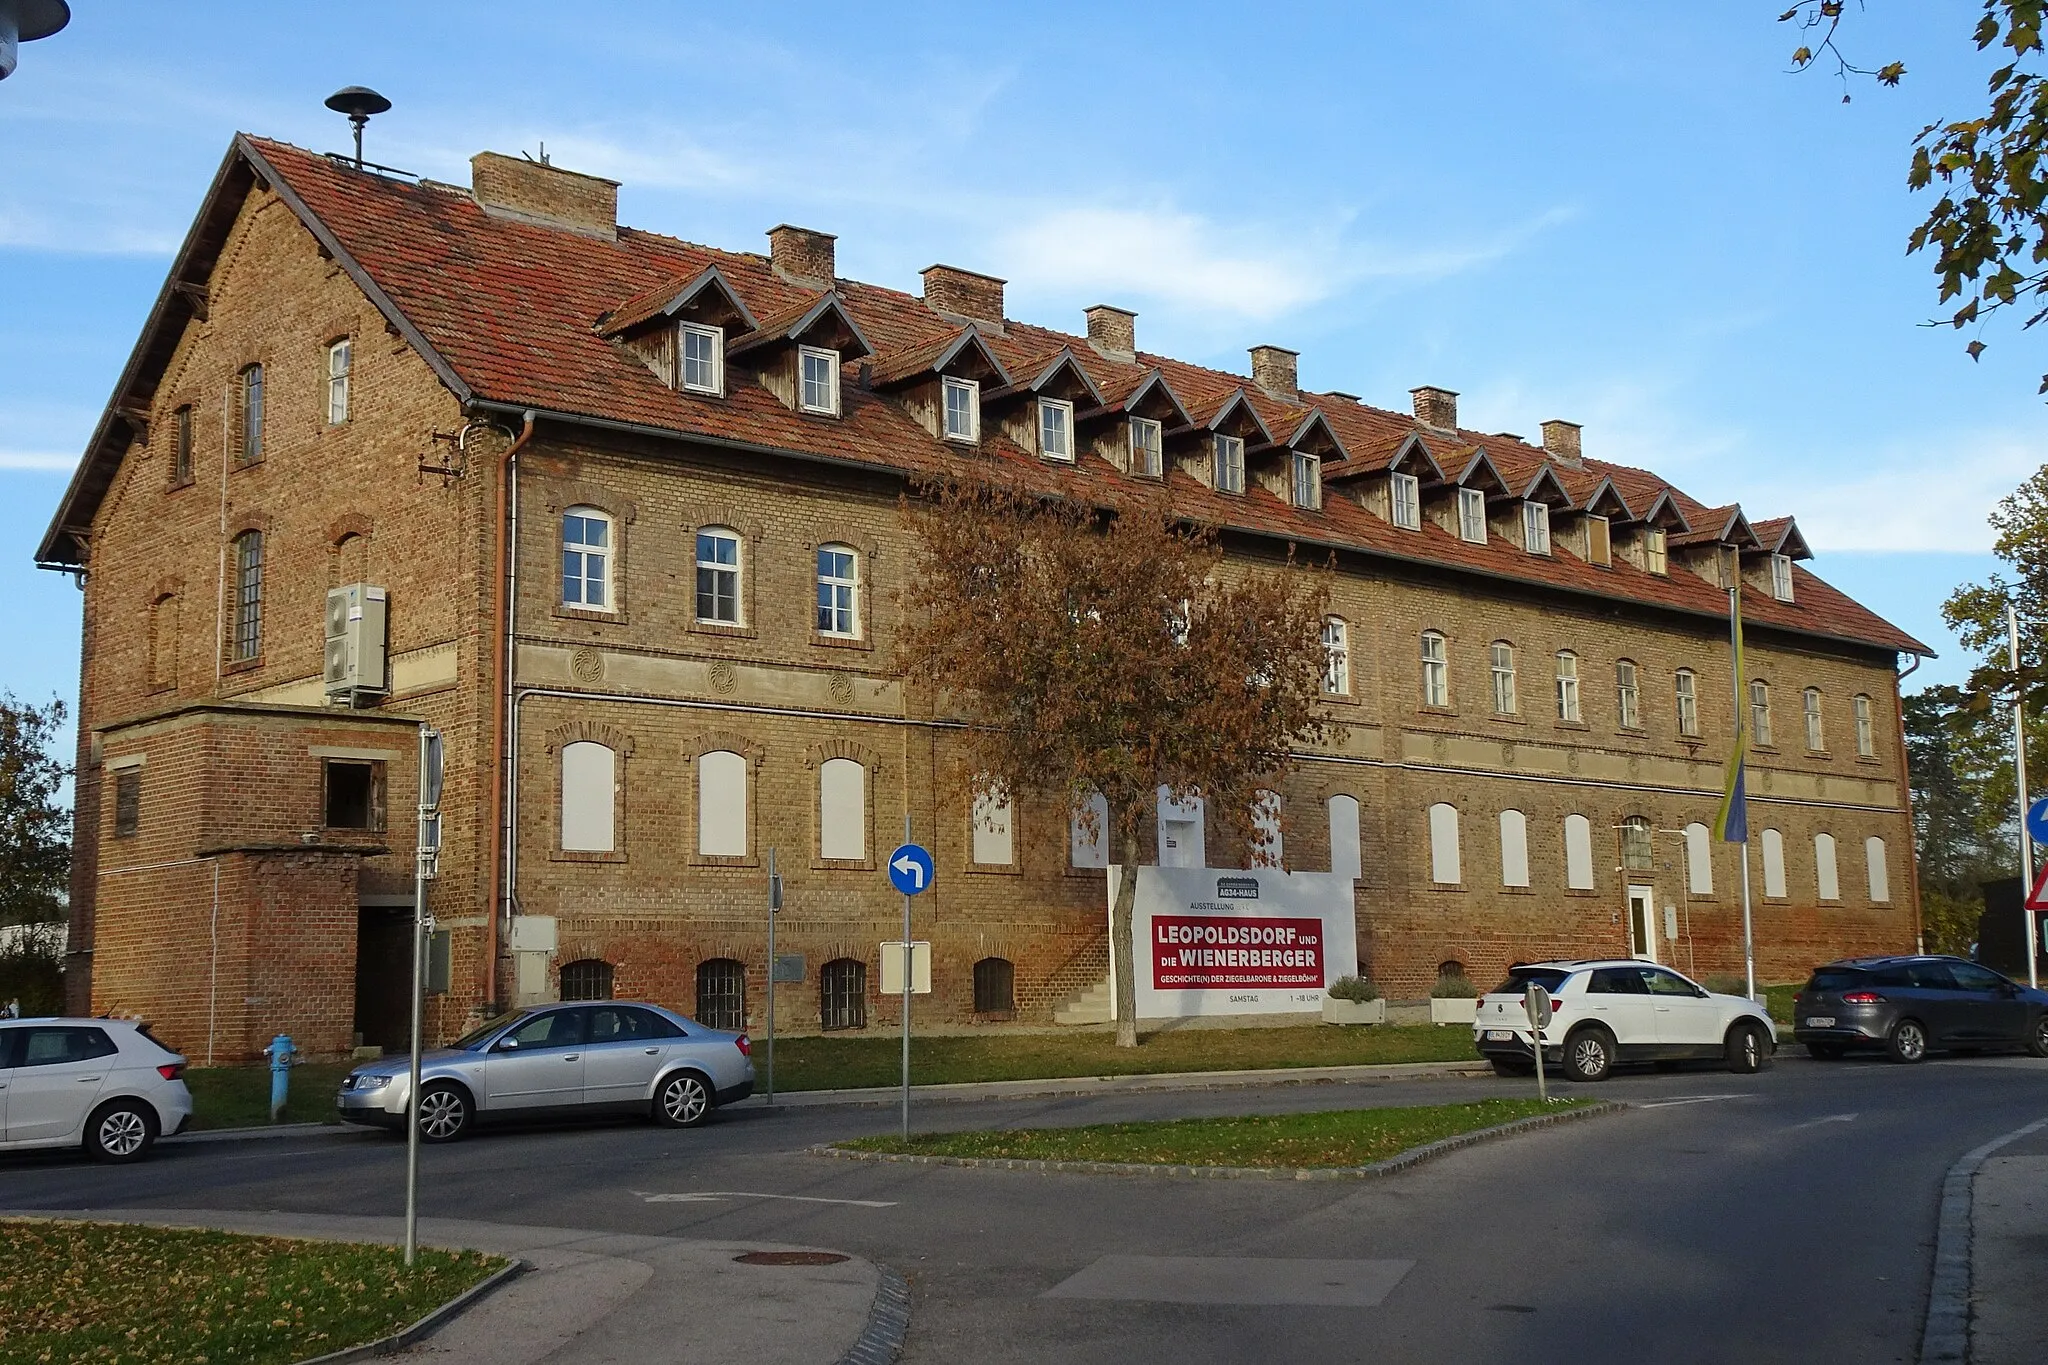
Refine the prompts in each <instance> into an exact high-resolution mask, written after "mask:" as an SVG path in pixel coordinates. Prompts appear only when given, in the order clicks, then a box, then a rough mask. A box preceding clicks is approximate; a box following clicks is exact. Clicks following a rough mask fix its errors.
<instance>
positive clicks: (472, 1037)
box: [448, 1010, 528, 1052]
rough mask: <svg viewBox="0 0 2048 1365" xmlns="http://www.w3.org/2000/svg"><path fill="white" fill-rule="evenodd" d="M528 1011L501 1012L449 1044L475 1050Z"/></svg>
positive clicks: (469, 1050) (465, 1050)
mask: <svg viewBox="0 0 2048 1365" xmlns="http://www.w3.org/2000/svg"><path fill="white" fill-rule="evenodd" d="M527 1013H528V1011H526V1010H512V1011H511V1012H509V1013H506V1014H501V1015H499V1016H498V1017H497V1018H495V1019H493V1020H491V1021H489V1022H488V1023H483V1024H478V1025H477V1026H476V1027H475V1028H473V1029H471V1030H470V1031H469V1032H467V1033H465V1034H463V1035H462V1036H461V1037H460V1038H457V1039H456V1040H455V1041H454V1042H452V1043H450V1044H449V1045H448V1046H450V1047H452V1048H459V1049H461V1050H462V1051H464V1052H475V1051H476V1050H477V1049H478V1048H479V1047H482V1046H483V1044H484V1040H485V1039H487V1038H489V1037H490V1036H491V1035H492V1034H494V1033H496V1032H497V1031H498V1030H499V1029H501V1028H503V1027H505V1025H507V1024H509V1023H511V1022H512V1021H513V1020H514V1019H518V1018H521V1017H523V1016H524V1015H526V1014H527Z"/></svg>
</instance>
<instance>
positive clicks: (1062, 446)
mask: <svg viewBox="0 0 2048 1365" xmlns="http://www.w3.org/2000/svg"><path fill="white" fill-rule="evenodd" d="M1038 453H1039V454H1040V455H1042V456H1044V457H1045V458H1046V459H1048V460H1064V461H1066V462H1067V463H1068V464H1072V463H1073V461H1074V405H1073V404H1072V403H1069V402H1067V401H1066V400H1065V399H1064V398H1041V399H1039V400H1038Z"/></svg>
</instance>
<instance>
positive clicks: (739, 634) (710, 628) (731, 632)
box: [690, 621, 761, 640]
mask: <svg viewBox="0 0 2048 1365" xmlns="http://www.w3.org/2000/svg"><path fill="white" fill-rule="evenodd" d="M690 633H691V634H692V635H715V636H723V637H725V638H726V639H729V640H758V639H760V638H761V632H760V631H758V630H755V629H754V628H753V627H752V626H740V625H730V624H727V623H725V622H723V621H692V622H690Z"/></svg>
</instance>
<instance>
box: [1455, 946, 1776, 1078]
mask: <svg viewBox="0 0 2048 1365" xmlns="http://www.w3.org/2000/svg"><path fill="white" fill-rule="evenodd" d="M1532 985H1535V986H1541V987H1543V989H1544V990H1546V991H1548V992H1550V996H1551V1000H1552V1004H1553V1007H1554V1008H1555V1010H1556V1014H1555V1017H1553V1018H1552V1019H1551V1021H1550V1023H1549V1025H1548V1026H1547V1027H1546V1028H1545V1029H1544V1030H1543V1057H1544V1060H1545V1061H1546V1062H1549V1063H1552V1064H1561V1065H1562V1066H1563V1068H1564V1074H1565V1075H1566V1076H1568V1077H1570V1078H1571V1079H1572V1080H1575V1081H1601V1080H1605V1079H1607V1074H1608V1072H1610V1071H1612V1070H1613V1069H1614V1067H1615V1064H1616V1063H1618V1062H1666V1061H1681V1060H1688V1059H1698V1058H1709V1059H1714V1060H1719V1061H1723V1062H1725V1063H1727V1066H1728V1069H1729V1070H1730V1071H1734V1072H1740V1073H1745V1074H1746V1073H1748V1072H1752V1071H1758V1070H1761V1069H1762V1068H1763V1067H1765V1066H1767V1065H1769V1063H1770V1060H1771V1053H1772V1052H1773V1051H1775V1050H1776V1048H1777V1043H1778V1034H1777V1030H1776V1029H1774V1028H1773V1027H1772V1026H1771V1016H1770V1015H1769V1014H1768V1013H1766V1012H1765V1011H1764V1009H1763V1008H1762V1007H1761V1006H1760V1005H1758V1004H1757V1003H1756V1002H1755V1001H1754V1000H1746V999H1744V998H1743V997H1742V996H1739V995H1716V994H1714V993H1713V992H1712V991H1710V990H1708V989H1707V988H1706V987H1704V986H1700V985H1695V984H1694V983H1693V982H1691V981H1688V980H1687V979H1686V978H1685V977H1682V976H1680V975H1679V974H1678V973H1677V972H1674V971H1672V970H1671V969H1670V968H1669V967H1659V966H1657V965H1656V964H1655V963H1653V962H1640V961H1635V960H1633V959H1628V958H1616V959H1611V960H1605V961H1597V962H1535V963H1529V964H1526V965H1524V964H1518V965H1516V966H1515V967H1513V968H1511V969H1510V970H1509V972H1508V979H1507V980H1506V981H1503V982H1502V983H1501V984H1500V986H1499V987H1498V988H1497V989H1495V990H1493V991H1491V992H1489V993H1488V994H1486V995H1483V996H1481V997H1480V999H1479V1011H1478V1014H1477V1016H1476V1017H1475V1018H1474V1020H1473V1024H1472V1041H1473V1042H1474V1043H1475V1044H1477V1045H1478V1048H1479V1053H1480V1055H1481V1056H1483V1057H1485V1058H1486V1059H1487V1060H1488V1061H1490V1062H1492V1063H1493V1069H1494V1070H1495V1071H1497V1072H1499V1073H1500V1074H1501V1075H1503V1076H1533V1075H1535V1074H1536V1060H1535V1056H1536V1054H1535V1050H1534V1048H1533V1047H1532V1046H1531V1043H1530V1029H1529V1016H1528V1012H1527V1011H1526V1010H1525V1009H1524V1008H1523V1007H1522V999H1523V995H1524V993H1525V992H1526V991H1527V990H1528V988H1529V987H1530V986H1532Z"/></svg>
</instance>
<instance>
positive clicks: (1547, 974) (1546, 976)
mask: <svg viewBox="0 0 2048 1365" xmlns="http://www.w3.org/2000/svg"><path fill="white" fill-rule="evenodd" d="M1570 975H1571V973H1570V972H1567V971H1562V970H1560V969H1559V968H1556V967H1510V968H1509V969H1508V979H1507V980H1505V981H1503V982H1501V983H1500V984H1499V985H1498V986H1495V987H1494V988H1493V990H1492V992H1491V994H1493V995H1527V994H1528V993H1529V988H1530V987H1531V986H1541V987H1542V988H1543V989H1544V990H1546V991H1549V992H1550V993H1551V994H1552V995H1556V994H1557V988H1558V987H1560V986H1562V985H1563V984H1564V983H1565V978H1566V977H1569V976H1570Z"/></svg>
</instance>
